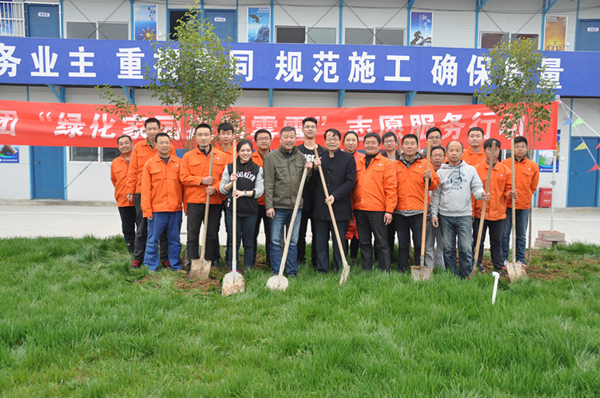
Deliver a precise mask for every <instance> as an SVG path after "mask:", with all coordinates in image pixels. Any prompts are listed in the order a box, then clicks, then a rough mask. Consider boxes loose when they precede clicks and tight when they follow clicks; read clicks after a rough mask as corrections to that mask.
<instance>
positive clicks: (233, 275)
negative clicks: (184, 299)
mask: <svg viewBox="0 0 600 398" xmlns="http://www.w3.org/2000/svg"><path fill="white" fill-rule="evenodd" d="M233 174H237V159H236V148H235V138H234V139H233ZM236 189H237V180H236V181H233V188H232V192H233V191H235V190H236ZM231 199H232V200H233V222H232V228H233V231H231V234H232V246H233V249H232V251H231V272H229V273H227V274H226V275H225V277H223V290H222V291H221V294H222V295H223V296H229V295H231V294H235V293H240V292H243V291H244V288H245V287H246V283H245V281H244V276H243V275H242V274H240V273H239V272H237V260H238V256H237V250H236V249H237V244H236V242H237V240H236V238H237V236H236V235H237V198H236V197H234V196H233V194H232V195H231Z"/></svg>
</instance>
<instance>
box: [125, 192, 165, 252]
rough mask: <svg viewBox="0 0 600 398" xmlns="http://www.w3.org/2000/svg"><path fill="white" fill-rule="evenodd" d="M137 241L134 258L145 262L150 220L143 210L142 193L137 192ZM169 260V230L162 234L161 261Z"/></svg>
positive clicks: (135, 200)
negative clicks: (146, 217) (145, 216)
mask: <svg viewBox="0 0 600 398" xmlns="http://www.w3.org/2000/svg"><path fill="white" fill-rule="evenodd" d="M134 202H135V226H136V230H135V243H134V248H133V259H134V260H137V261H139V262H140V264H143V263H144V256H145V255H146V240H148V220H146V219H145V218H144V212H142V194H139V193H136V194H135V199H134ZM166 261H169V244H168V241H167V231H164V232H163V233H162V235H160V262H161V263H164V262H166Z"/></svg>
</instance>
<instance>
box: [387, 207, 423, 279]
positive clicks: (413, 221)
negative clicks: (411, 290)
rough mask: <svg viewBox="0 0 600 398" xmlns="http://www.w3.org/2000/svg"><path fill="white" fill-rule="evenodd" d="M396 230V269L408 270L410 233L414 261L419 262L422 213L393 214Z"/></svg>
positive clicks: (418, 263)
mask: <svg viewBox="0 0 600 398" xmlns="http://www.w3.org/2000/svg"><path fill="white" fill-rule="evenodd" d="M394 222H395V223H396V231H397V232H398V271H401V272H404V271H406V270H408V257H409V252H408V250H409V246H410V243H409V242H410V233H411V231H412V235H413V247H414V263H415V265H420V264H421V234H422V233H423V214H422V213H421V214H416V215H414V216H410V217H405V216H403V215H401V214H394Z"/></svg>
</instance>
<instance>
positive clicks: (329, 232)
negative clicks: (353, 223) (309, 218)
mask: <svg viewBox="0 0 600 398" xmlns="http://www.w3.org/2000/svg"><path fill="white" fill-rule="evenodd" d="M313 221H314V222H315V229H316V230H317V232H316V233H317V235H316V237H315V238H316V241H315V245H316V247H317V271H319V272H321V273H327V272H329V237H331V241H332V242H333V269H334V270H335V272H338V271H339V270H340V268H342V266H343V263H342V257H341V255H340V250H339V247H338V243H337V239H336V238H335V231H334V230H333V223H332V222H331V221H327V220H313ZM348 223H349V220H340V221H336V225H337V228H338V232H339V231H346V230H347V229H348ZM340 239H341V236H340ZM347 252H348V246H347V243H346V239H343V240H342V253H344V256H346V253H347Z"/></svg>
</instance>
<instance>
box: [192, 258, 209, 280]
mask: <svg viewBox="0 0 600 398" xmlns="http://www.w3.org/2000/svg"><path fill="white" fill-rule="evenodd" d="M210 266H211V262H210V261H208V260H206V259H199V258H197V259H194V260H192V267H191V269H190V278H191V279H200V280H204V279H208V275H209V274H210Z"/></svg>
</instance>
